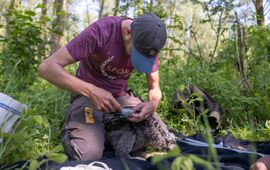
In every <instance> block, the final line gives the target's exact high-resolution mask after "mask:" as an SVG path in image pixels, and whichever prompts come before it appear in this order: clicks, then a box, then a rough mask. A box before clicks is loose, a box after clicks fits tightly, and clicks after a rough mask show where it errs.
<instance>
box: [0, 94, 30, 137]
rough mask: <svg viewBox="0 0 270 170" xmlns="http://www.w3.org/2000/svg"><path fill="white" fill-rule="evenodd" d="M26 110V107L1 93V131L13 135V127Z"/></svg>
mask: <svg viewBox="0 0 270 170" xmlns="http://www.w3.org/2000/svg"><path fill="white" fill-rule="evenodd" d="M25 109H26V105H24V104H22V103H20V102H18V101H16V100H14V99H13V98H11V97H10V96H8V95H5V94H3V93H0V130H1V131H2V132H4V133H12V127H13V125H14V124H15V122H16V120H17V119H18V118H19V117H20V115H21V113H22V112H23V110H25ZM0 142H1V139H0Z"/></svg>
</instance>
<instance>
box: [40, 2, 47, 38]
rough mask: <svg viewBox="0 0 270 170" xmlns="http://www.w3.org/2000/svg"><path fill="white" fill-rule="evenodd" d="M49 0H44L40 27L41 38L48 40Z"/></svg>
mask: <svg viewBox="0 0 270 170" xmlns="http://www.w3.org/2000/svg"><path fill="white" fill-rule="evenodd" d="M47 3H48V2H47V0H42V9H41V15H40V22H41V24H40V28H41V38H42V39H43V41H44V42H45V41H46V19H45V17H46V15H47Z"/></svg>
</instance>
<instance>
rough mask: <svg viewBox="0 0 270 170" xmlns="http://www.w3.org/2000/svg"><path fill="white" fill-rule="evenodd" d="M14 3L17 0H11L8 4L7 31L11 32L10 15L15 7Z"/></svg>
mask: <svg viewBox="0 0 270 170" xmlns="http://www.w3.org/2000/svg"><path fill="white" fill-rule="evenodd" d="M14 4H15V0H11V1H10V3H9V6H8V11H7V15H6V24H7V25H6V33H7V34H8V33H9V30H10V27H9V22H10V15H11V12H12V10H13V8H14Z"/></svg>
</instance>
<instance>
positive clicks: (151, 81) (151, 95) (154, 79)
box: [129, 70, 162, 122]
mask: <svg viewBox="0 0 270 170" xmlns="http://www.w3.org/2000/svg"><path fill="white" fill-rule="evenodd" d="M146 79H147V85H148V101H147V102H142V103H140V104H138V105H137V106H136V107H135V108H137V109H141V112H140V113H139V114H133V115H132V116H131V117H130V118H129V120H130V121H132V122H140V121H142V120H144V119H146V118H147V117H148V116H150V115H151V114H153V113H154V112H155V111H156V110H157V108H158V105H159V102H160V100H161V97H162V94H161V90H160V87H159V72H158V70H157V71H155V72H153V73H150V74H147V75H146Z"/></svg>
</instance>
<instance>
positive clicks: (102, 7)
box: [98, 0, 105, 19]
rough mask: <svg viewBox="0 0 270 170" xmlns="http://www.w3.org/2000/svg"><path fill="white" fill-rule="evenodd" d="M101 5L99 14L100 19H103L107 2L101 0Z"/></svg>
mask: <svg viewBox="0 0 270 170" xmlns="http://www.w3.org/2000/svg"><path fill="white" fill-rule="evenodd" d="M99 4H100V9H99V12H98V19H100V18H101V17H102V14H103V10H104V4H105V0H100V1H99Z"/></svg>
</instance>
